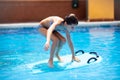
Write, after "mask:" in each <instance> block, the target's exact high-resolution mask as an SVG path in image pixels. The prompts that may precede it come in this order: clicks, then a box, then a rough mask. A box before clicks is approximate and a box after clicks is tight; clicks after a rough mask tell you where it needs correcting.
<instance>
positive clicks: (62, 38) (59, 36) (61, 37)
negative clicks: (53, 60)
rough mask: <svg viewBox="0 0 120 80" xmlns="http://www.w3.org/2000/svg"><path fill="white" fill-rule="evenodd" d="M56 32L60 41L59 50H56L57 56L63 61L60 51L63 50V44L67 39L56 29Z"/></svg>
mask: <svg viewBox="0 0 120 80" xmlns="http://www.w3.org/2000/svg"><path fill="white" fill-rule="evenodd" d="M54 34H55V35H56V36H57V38H58V39H59V43H58V46H57V50H56V57H57V58H58V60H59V61H60V62H62V60H61V58H60V57H59V51H60V50H61V48H62V46H63V44H64V43H65V42H66V39H65V38H64V37H63V36H62V35H61V34H60V33H59V32H57V31H55V32H54Z"/></svg>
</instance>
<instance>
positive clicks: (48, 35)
mask: <svg viewBox="0 0 120 80" xmlns="http://www.w3.org/2000/svg"><path fill="white" fill-rule="evenodd" d="M57 25H58V23H57V22H54V23H53V24H52V25H51V26H50V27H49V29H48V30H47V37H46V38H47V39H46V43H45V50H48V48H49V45H50V39H51V35H52V32H53V30H54V29H55V27H56V26H57Z"/></svg>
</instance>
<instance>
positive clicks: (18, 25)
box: [0, 21, 120, 28]
mask: <svg viewBox="0 0 120 80" xmlns="http://www.w3.org/2000/svg"><path fill="white" fill-rule="evenodd" d="M78 24H79V27H80V26H82V27H91V26H101V25H113V26H120V21H104V22H102V21H99V22H98V21H96V22H85V21H79V23H78ZM37 25H39V22H28V23H6V24H0V28H25V27H26V28H27V27H33V28H34V27H37Z"/></svg>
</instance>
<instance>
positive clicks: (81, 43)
mask: <svg viewBox="0 0 120 80" xmlns="http://www.w3.org/2000/svg"><path fill="white" fill-rule="evenodd" d="M61 33H62V34H63V35H64V36H65V34H64V32H61ZM71 38H72V41H73V44H74V48H75V51H77V50H79V49H81V50H84V51H85V52H90V51H95V52H97V53H98V54H99V55H100V56H101V57H102V61H101V62H100V63H96V64H91V65H87V66H82V67H79V68H75V69H70V70H54V69H53V70H52V69H51V70H49V71H48V72H45V73H32V72H31V70H30V69H28V68H27V66H26V64H30V63H34V62H37V61H41V60H44V59H48V58H49V51H47V52H46V51H44V48H43V45H44V43H45V38H44V37H43V36H41V35H40V34H39V32H37V31H36V29H35V28H5V29H0V74H1V75H0V79H1V80H120V27H119V26H93V27H89V28H88V27H79V28H78V27H77V28H76V29H75V30H74V31H72V32H71ZM66 54H70V50H69V48H68V45H67V44H65V45H64V46H63V48H62V50H61V51H60V55H66ZM46 66H47V65H46ZM43 67H45V65H44V66H43Z"/></svg>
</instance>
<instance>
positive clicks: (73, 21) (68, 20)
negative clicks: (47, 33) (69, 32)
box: [64, 15, 78, 25]
mask: <svg viewBox="0 0 120 80" xmlns="http://www.w3.org/2000/svg"><path fill="white" fill-rule="evenodd" d="M65 22H66V23H67V24H68V25H72V24H76V25H77V24H78V19H77V17H75V16H74V15H69V16H66V17H65V19H64V23H65Z"/></svg>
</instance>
